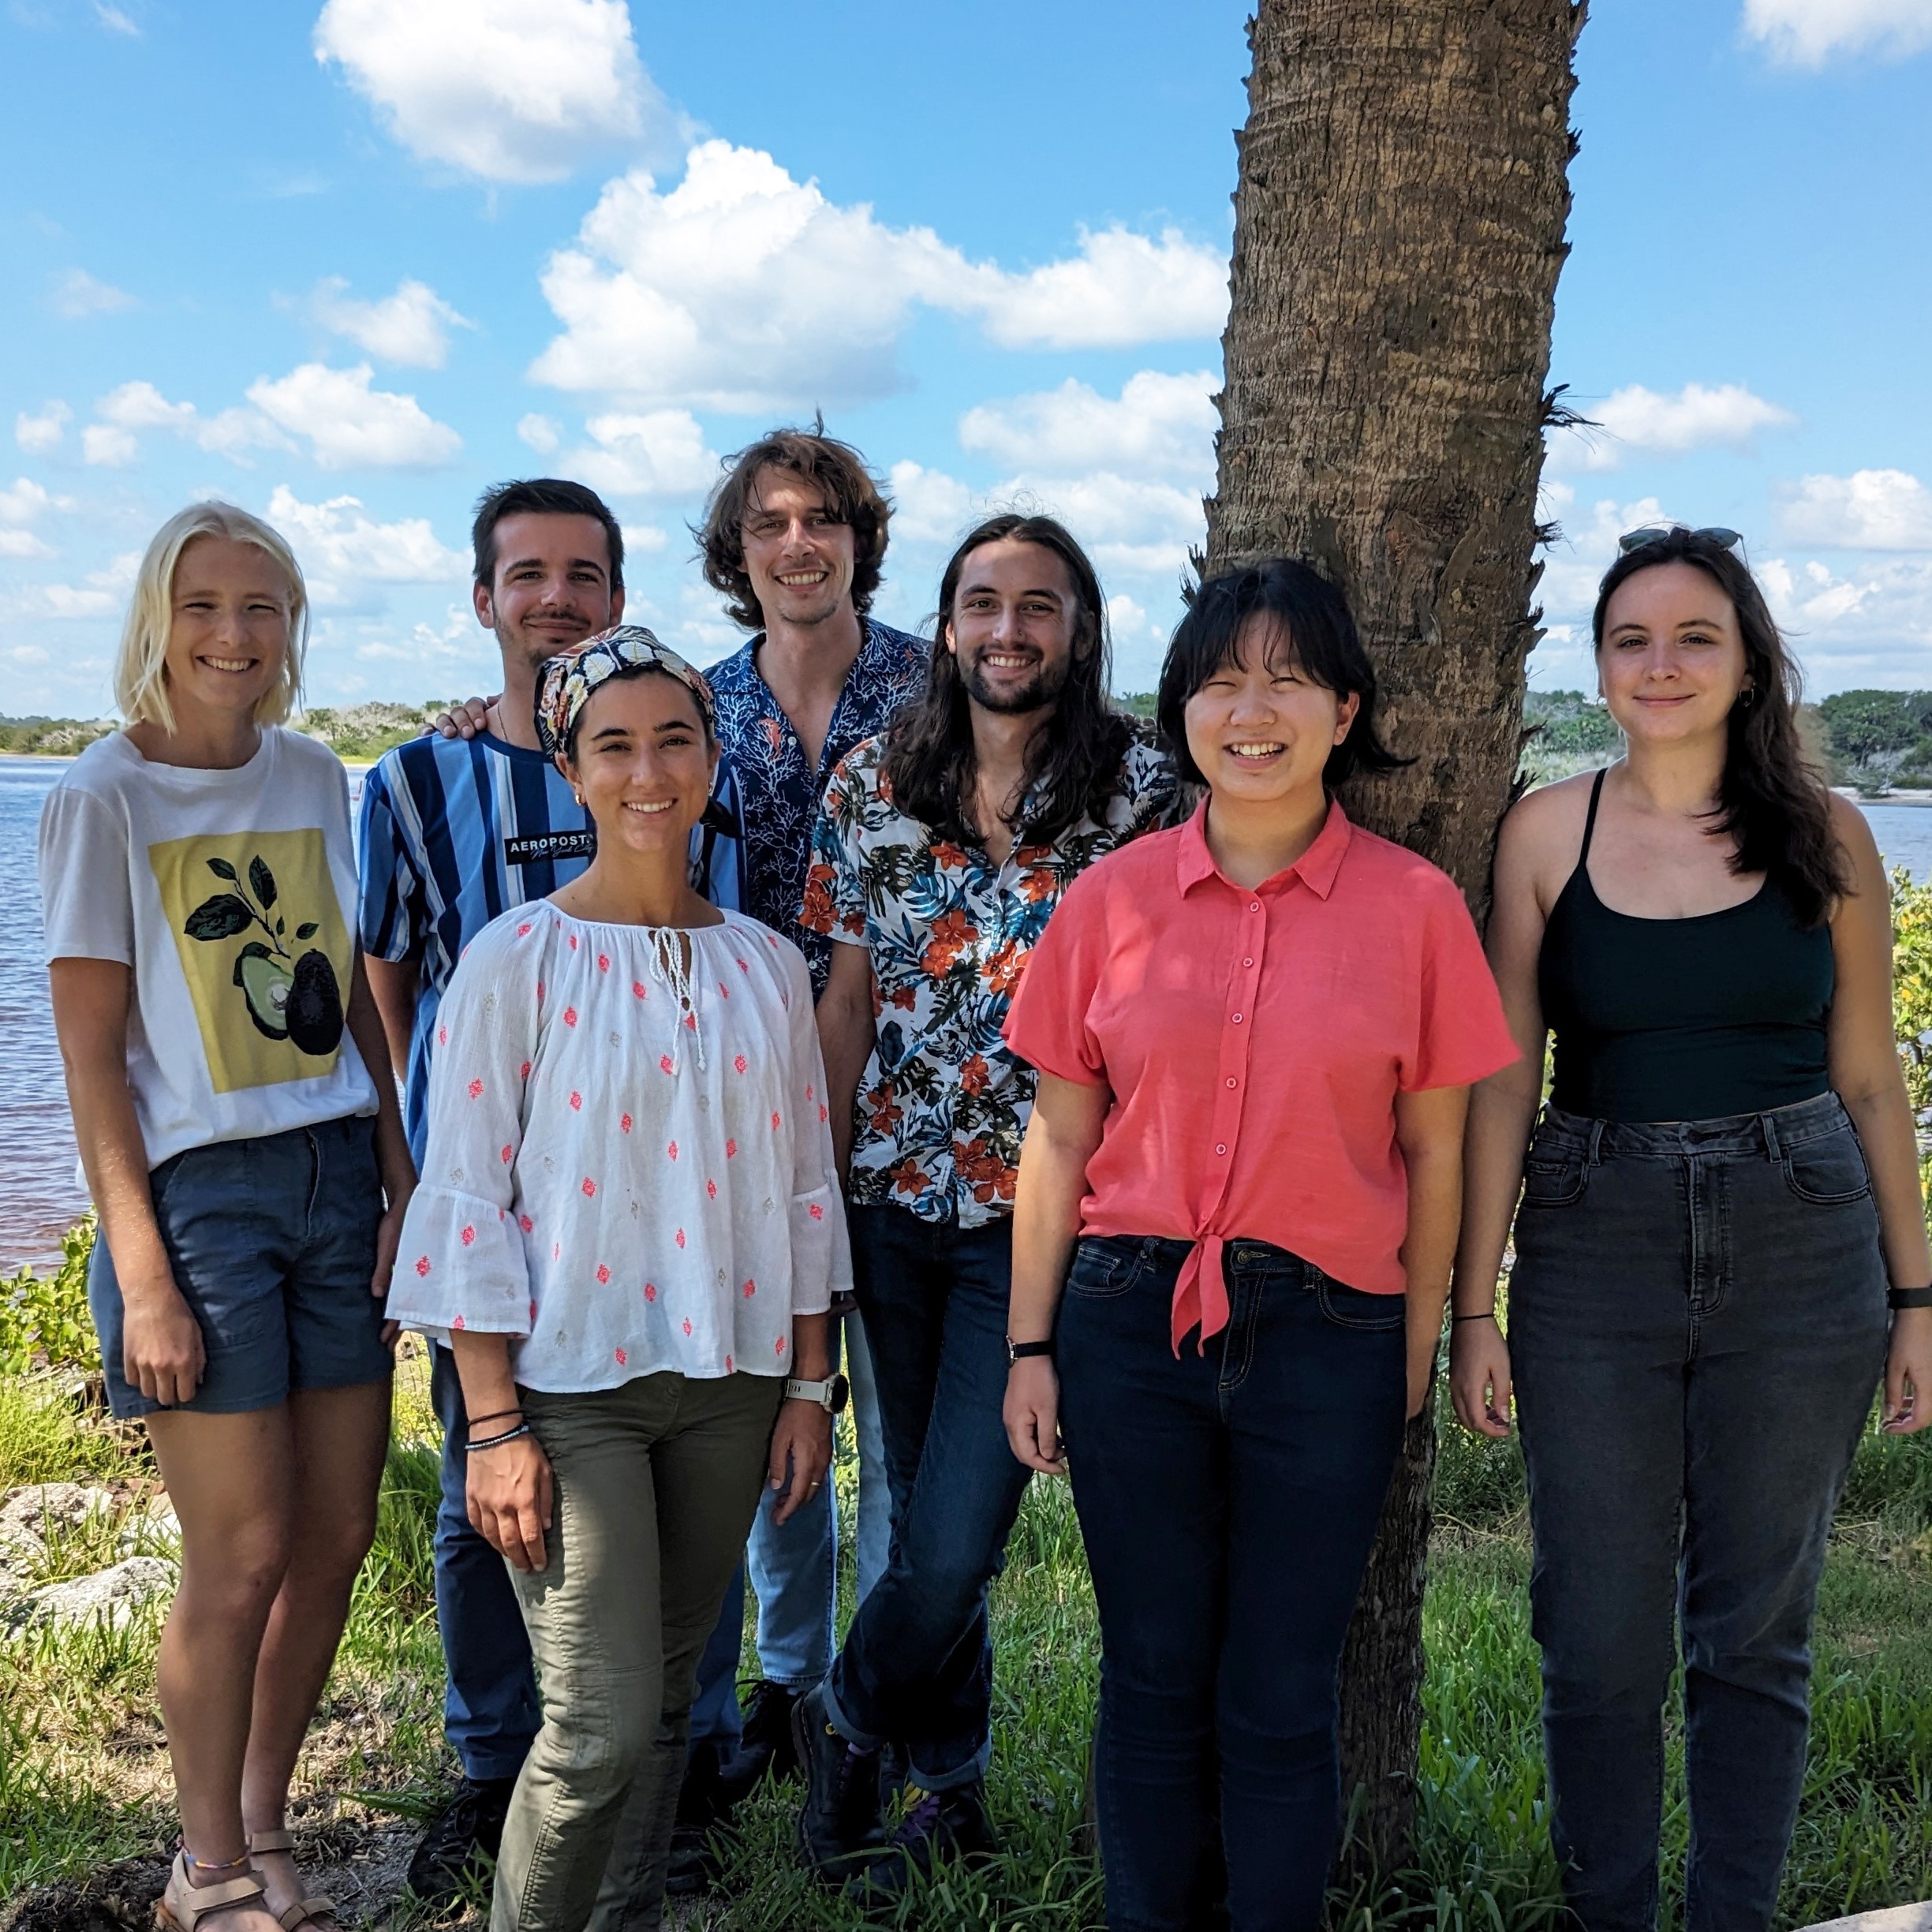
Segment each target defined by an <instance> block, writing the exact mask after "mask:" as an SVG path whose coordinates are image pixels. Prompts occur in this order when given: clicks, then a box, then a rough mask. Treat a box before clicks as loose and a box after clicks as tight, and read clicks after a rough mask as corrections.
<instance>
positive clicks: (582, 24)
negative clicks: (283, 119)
mask: <svg viewBox="0 0 1932 1932" xmlns="http://www.w3.org/2000/svg"><path fill="white" fill-rule="evenodd" d="M315 49H316V58H317V59H318V60H320V61H322V62H331V61H333V62H337V63H338V64H339V65H340V66H341V67H342V70H343V72H344V73H346V76H347V77H348V79H349V84H350V85H351V86H352V87H353V88H355V90H356V91H357V93H359V94H361V95H363V96H364V99H367V100H368V102H369V103H371V104H372V106H373V107H375V109H376V113H377V115H378V116H379V118H380V119H381V120H382V121H383V123H384V125H386V126H387V129H389V131H390V133H391V134H392V135H393V136H394V137H395V139H396V140H398V141H399V142H401V143H402V145H403V146H404V147H405V148H408V149H409V151H411V152H412V153H413V154H416V155H420V156H421V157H422V158H423V159H424V160H428V161H441V162H446V163H449V164H450V166H453V167H457V168H460V169H462V170H463V171H464V172H465V173H466V174H475V175H480V177H481V178H483V179H484V180H485V181H561V180H562V179H563V178H564V177H565V176H566V175H567V174H570V171H571V170H572V169H573V168H574V167H575V166H577V163H579V162H580V161H581V160H583V159H585V157H586V156H587V155H592V154H596V153H599V152H602V151H608V150H609V149H610V148H612V147H613V146H627V147H631V148H635V147H637V145H639V144H643V143H646V142H648V141H650V140H652V138H653V137H655V138H656V139H658V140H662V139H663V136H664V135H665V134H666V133H669V132H670V131H671V130H670V129H669V126H668V124H669V122H670V120H671V115H670V111H669V110H668V109H667V107H666V106H665V103H664V100H663V96H662V95H660V93H659V92H658V91H657V89H656V87H655V86H654V85H653V84H652V81H651V79H650V77H649V76H648V74H646V73H645V70H644V66H643V63H642V62H641V61H639V59H638V58H637V46H636V43H634V42H633V39H631V31H630V13H629V12H628V11H627V10H626V7H625V6H624V0H409V5H408V6H397V5H396V4H394V0H328V4H327V6H324V7H323V9H322V13H321V16H320V18H319V19H318V20H317V21H316V30H315Z"/></svg>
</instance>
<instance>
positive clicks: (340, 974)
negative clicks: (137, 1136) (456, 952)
mask: <svg viewBox="0 0 1932 1932" xmlns="http://www.w3.org/2000/svg"><path fill="white" fill-rule="evenodd" d="M40 899H41V906H42V910H43V917H44V920H45V925H46V935H47V958H48V959H50V960H54V959H114V960H118V961H119V962H120V963H121V964H122V965H123V966H132V967H133V970H134V996H133V1004H132V1007H131V1009H130V1011H129V1015H128V1082H129V1086H130V1087H131V1088H132V1089H133V1094H134V1109H135V1113H136V1117H137V1118H138V1119H139V1120H140V1128H141V1136H142V1138H143V1139H144V1141H145V1142H146V1143H147V1147H148V1165H149V1166H150V1167H156V1166H159V1164H160V1163H161V1162H163V1160H167V1159H168V1158H169V1157H170V1156H171V1155H174V1154H178V1153H181V1152H182V1151H183V1150H184V1149H187V1148H190V1147H200V1146H205V1145H207V1144H208V1143H209V1142H213V1141H235V1140H251V1139H253V1138H256V1137H257V1136H259V1135H261V1134H279V1133H282V1132H285V1131H286V1130H288V1129H290V1128H291V1127H311V1126H313V1125H315V1124H316V1123H318V1122H320V1121H323V1120H335V1119H341V1118H342V1115H346V1114H372V1113H374V1112H376V1086H375V1082H373V1081H372V1079H371V1078H370V1077H369V1074H368V1069H367V1068H366V1067H364V1065H363V1063H362V1056H361V1054H360V1053H358V1052H357V1051H356V1047H355V1042H354V1041H353V1040H351V1039H350V1037H349V1033H348V1030H347V1028H346V1025H345V1023H344V1022H345V1018H346V1010H347V1007H348V1003H349V985H350V975H351V973H352V972H353V968H354V964H355V950H354V934H355V923H356V860H355V850H354V847H353V844H352V843H351V842H350V839H349V781H348V775H347V773H346V772H344V771H343V769H342V761H341V760H339V759H338V757H336V756H335V754H334V752H332V751H331V750H330V749H328V747H327V746H325V745H320V744H317V743H316V742H315V741H314V740H313V739H312V738H303V737H301V736H299V735H298V734H296V733H294V732H293V731H282V730H279V729H271V730H266V731H263V733H262V742H261V745H260V748H259V749H257V750H256V753H255V756H254V757H252V758H251V759H250V760H249V762H248V763H247V764H245V765H242V766H241V767H239V768H237V769H236V770H234V771H231V772H204V771H195V770H190V769H188V768H185V767H183V766H180V765H171V764H153V763H151V762H150V761H149V760H148V759H146V758H144V757H142V756H141V754H140V752H138V751H137V750H136V749H135V748H134V746H133V745H132V744H131V743H130V742H129V740H128V738H127V737H126V735H125V734H124V733H122V732H119V731H117V732H115V733H114V734H112V735H111V736H110V737H107V738H102V739H100V740H99V741H98V742H95V744H92V745H91V746H88V749H86V750H85V751H84V752H83V753H81V754H80V757H78V758H77V759H76V760H74V762H73V765H72V766H71V767H70V768H69V770H68V772H66V774H65V776H63V777H62V779H61V781H60V783H58V785H56V786H55V787H54V790H53V791H52V792H51V793H50V794H49V795H48V798H47V804H46V806H45V807H44V809H43V811H42V813H41V815H40Z"/></svg>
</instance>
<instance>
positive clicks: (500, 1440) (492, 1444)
mask: <svg viewBox="0 0 1932 1932" xmlns="http://www.w3.org/2000/svg"><path fill="white" fill-rule="evenodd" d="M529 1433H530V1425H529V1423H528V1422H519V1423H518V1425H517V1426H516V1427H515V1428H514V1429H505V1430H504V1431H503V1434H501V1435H500V1436H485V1437H482V1438H481V1439H480V1441H476V1442H466V1443H465V1444H463V1453H464V1454H465V1456H474V1455H475V1454H476V1452H477V1451H478V1450H479V1449H495V1448H500V1447H501V1446H502V1445H503V1444H504V1443H506V1442H514V1441H516V1440H517V1438H518V1437H519V1436H527V1435H528V1434H529Z"/></svg>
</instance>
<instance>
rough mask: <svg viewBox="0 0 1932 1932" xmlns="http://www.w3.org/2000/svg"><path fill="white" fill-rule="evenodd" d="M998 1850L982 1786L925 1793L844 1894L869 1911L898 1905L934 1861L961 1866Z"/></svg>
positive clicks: (976, 1782)
mask: <svg viewBox="0 0 1932 1932" xmlns="http://www.w3.org/2000/svg"><path fill="white" fill-rule="evenodd" d="M999 1848H1000V1841H999V1840H998V1839H997V1838H996V1837H994V1835H993V1826H992V1818H990V1817H988V1815H987V1811H986V1787H985V1785H984V1784H981V1782H980V1781H979V1780H977V1778H976V1779H974V1780H973V1782H972V1783H971V1784H960V1785H956V1786H955V1787H954V1788H953V1789H952V1790H951V1791H929V1792H927V1793H926V1794H925V1796H923V1797H922V1798H921V1799H920V1800H919V1802H918V1803H917V1804H915V1805H914V1807H913V1808H912V1809H911V1810H910V1811H908V1812H907V1813H906V1815H905V1818H903V1819H902V1821H901V1822H900V1824H899V1829H898V1830H897V1831H895V1833H893V1834H892V1842H891V1844H889V1845H888V1846H887V1847H886V1848H885V1849H884V1851H883V1852H879V1853H878V1854H876V1855H875V1856H874V1857H873V1859H871V1860H870V1861H869V1863H867V1865H866V1866H865V1869H864V1870H861V1871H860V1872H858V1873H857V1874H854V1877H853V1878H851V1879H850V1880H849V1881H848V1882H847V1883H846V1888H845V1895H846V1897H847V1898H849V1899H850V1900H852V1901H853V1902H854V1904H859V1905H864V1906H865V1907H867V1908H884V1907H887V1906H890V1905H894V1904H897V1903H898V1901H899V1899H900V1897H901V1896H902V1895H903V1894H904V1893H906V1892H907V1891H908V1890H910V1889H911V1886H912V1885H913V1882H914V1878H915V1876H917V1877H918V1878H931V1877H932V1865H933V1861H934V1860H935V1859H940V1858H944V1859H955V1860H959V1861H960V1862H962V1863H964V1862H966V1861H970V1860H972V1859H983V1858H988V1857H990V1856H991V1855H992V1854H993V1853H994V1852H997V1851H998V1850H999Z"/></svg>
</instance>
